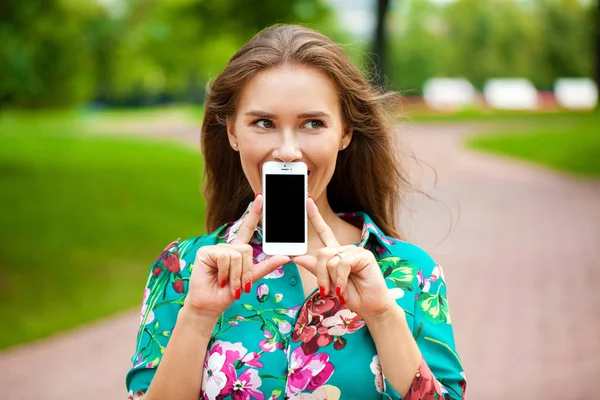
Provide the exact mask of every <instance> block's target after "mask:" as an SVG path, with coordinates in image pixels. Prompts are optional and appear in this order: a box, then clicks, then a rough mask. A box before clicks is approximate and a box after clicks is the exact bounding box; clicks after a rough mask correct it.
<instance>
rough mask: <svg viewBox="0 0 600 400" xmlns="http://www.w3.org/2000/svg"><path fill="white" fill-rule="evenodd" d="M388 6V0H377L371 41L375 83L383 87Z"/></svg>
mask: <svg viewBox="0 0 600 400" xmlns="http://www.w3.org/2000/svg"><path fill="white" fill-rule="evenodd" d="M389 8H390V1H389V0H377V19H376V25H375V40H374V41H373V53H374V54H375V60H374V64H375V68H376V75H375V80H376V82H375V83H376V84H377V85H378V86H380V87H382V88H383V87H385V84H386V82H385V79H386V78H385V63H386V56H387V54H386V53H387V49H386V26H385V21H386V15H387V13H388V11H389Z"/></svg>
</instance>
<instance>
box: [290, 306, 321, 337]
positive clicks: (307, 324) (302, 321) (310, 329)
mask: <svg viewBox="0 0 600 400" xmlns="http://www.w3.org/2000/svg"><path fill="white" fill-rule="evenodd" d="M312 322H313V321H312V315H311V314H310V313H309V312H308V309H307V308H306V307H304V308H303V309H302V310H301V311H300V316H299V317H298V321H297V322H296V326H295V327H294V333H293V334H292V340H293V341H294V342H299V341H301V342H304V343H306V342H308V341H310V340H311V339H312V338H313V337H314V336H315V335H316V334H317V327H316V326H315V325H316V324H312Z"/></svg>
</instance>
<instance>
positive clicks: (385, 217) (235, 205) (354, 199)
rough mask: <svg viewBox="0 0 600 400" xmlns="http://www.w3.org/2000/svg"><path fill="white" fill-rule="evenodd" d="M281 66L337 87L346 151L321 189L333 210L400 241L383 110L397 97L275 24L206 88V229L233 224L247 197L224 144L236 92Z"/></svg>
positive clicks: (393, 146) (399, 175)
mask: <svg viewBox="0 0 600 400" xmlns="http://www.w3.org/2000/svg"><path fill="white" fill-rule="evenodd" d="M285 64H301V65H306V66H312V67H315V68H318V69H319V70H321V71H323V72H325V73H326V74H327V75H328V76H329V77H330V78H331V79H332V81H333V82H334V84H335V85H336V87H337V88H338V93H339V99H340V103H341V110H342V118H343V123H344V129H345V130H346V131H347V130H352V132H353V136H352V141H351V142H350V144H349V146H348V147H347V148H346V149H345V150H343V151H340V152H338V157H337V164H336V167H335V172H334V174H333V177H332V179H331V181H330V182H329V185H328V186H327V197H328V200H329V204H330V206H331V208H332V209H333V211H334V212H346V211H364V212H366V213H367V214H368V215H369V216H370V217H371V218H372V219H373V221H374V222H375V223H376V224H377V225H378V226H379V227H380V228H381V229H382V230H383V232H384V233H385V234H386V235H389V236H392V237H396V238H400V239H402V237H401V235H400V232H399V231H398V228H397V226H398V216H399V211H400V206H401V201H402V195H403V194H404V192H405V189H407V188H408V186H409V185H408V182H407V179H406V173H405V171H404V169H403V168H402V164H401V163H400V161H401V160H400V156H399V154H400V152H399V146H398V140H397V138H396V137H395V136H394V134H393V133H394V122H395V121H394V118H393V116H392V115H391V113H390V112H389V111H390V110H391V108H390V107H391V106H392V105H393V104H394V103H395V101H396V99H397V96H396V95H395V94H394V93H381V92H380V91H378V90H377V89H375V88H374V87H372V86H371V85H370V84H369V83H368V82H367V80H366V79H365V77H364V76H363V74H362V73H361V72H360V71H359V70H358V69H357V68H356V67H355V66H354V65H353V64H352V63H351V62H350V60H349V59H348V57H347V56H346V54H345V53H344V52H343V50H342V49H341V47H340V46H339V45H337V44H336V43H334V42H333V41H332V40H331V39H329V38H328V37H326V36H324V35H322V34H320V33H318V32H315V31H313V30H311V29H308V28H306V27H303V26H298V25H275V26H272V27H269V28H266V29H264V30H263V31H261V32H259V33H258V34H257V35H256V36H254V37H253V38H252V39H251V40H250V41H249V42H248V43H246V44H245V45H244V46H243V47H242V48H241V49H240V50H239V51H238V52H237V53H236V54H235V55H234V56H233V57H232V58H231V59H230V60H229V63H228V64H227V66H226V67H225V69H224V70H223V71H222V72H221V73H220V74H219V76H217V78H216V79H215V80H214V81H213V82H212V84H211V85H210V86H209V88H208V90H207V96H206V103H205V111H204V121H203V125H202V135H201V146H202V153H203V155H204V160H205V169H204V171H205V172H204V185H205V186H204V195H205V197H206V203H207V207H206V228H207V230H208V231H209V232H211V231H214V230H215V229H217V228H218V227H219V226H221V225H222V224H224V223H227V222H230V221H233V220H235V219H237V218H239V217H240V215H242V213H243V212H244V210H245V208H246V207H247V206H248V203H249V202H250V201H252V198H253V196H254V193H252V189H251V188H250V184H249V183H248V181H247V179H246V177H245V175H244V172H243V170H242V165H241V161H240V157H239V154H238V153H237V152H235V151H234V150H233V149H232V148H231V146H230V145H229V140H228V137H227V128H226V120H227V118H233V117H234V116H235V111H236V106H237V102H238V98H239V95H240V92H241V90H242V88H243V87H244V85H245V84H246V83H247V82H248V81H249V80H250V79H251V78H252V77H253V76H254V75H256V74H257V73H258V72H260V71H262V70H264V69H266V68H271V67H275V66H280V65H285Z"/></svg>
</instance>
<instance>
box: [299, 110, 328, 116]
mask: <svg viewBox="0 0 600 400" xmlns="http://www.w3.org/2000/svg"><path fill="white" fill-rule="evenodd" d="M317 117H330V115H329V114H327V113H326V112H323V111H310V112H305V113H302V114H300V115H298V118H317Z"/></svg>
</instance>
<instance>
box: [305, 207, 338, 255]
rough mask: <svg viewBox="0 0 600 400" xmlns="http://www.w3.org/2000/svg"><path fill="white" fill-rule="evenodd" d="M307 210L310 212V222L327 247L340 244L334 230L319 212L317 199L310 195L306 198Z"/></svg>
mask: <svg viewBox="0 0 600 400" xmlns="http://www.w3.org/2000/svg"><path fill="white" fill-rule="evenodd" d="M306 212H307V214H308V219H309V221H310V223H311V224H312V226H313V228H314V229H315V232H316V233H317V236H318V237H319V239H321V242H322V243H323V245H325V246H326V247H333V246H335V247H337V246H339V245H340V244H339V242H338V241H337V239H336V238H335V235H334V234H333V231H332V230H331V228H330V227H329V225H327V223H326V222H325V220H324V219H323V217H322V216H321V213H320V212H319V209H318V208H317V205H316V204H315V201H314V200H313V199H312V198H311V197H309V198H308V199H307V200H306Z"/></svg>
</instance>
